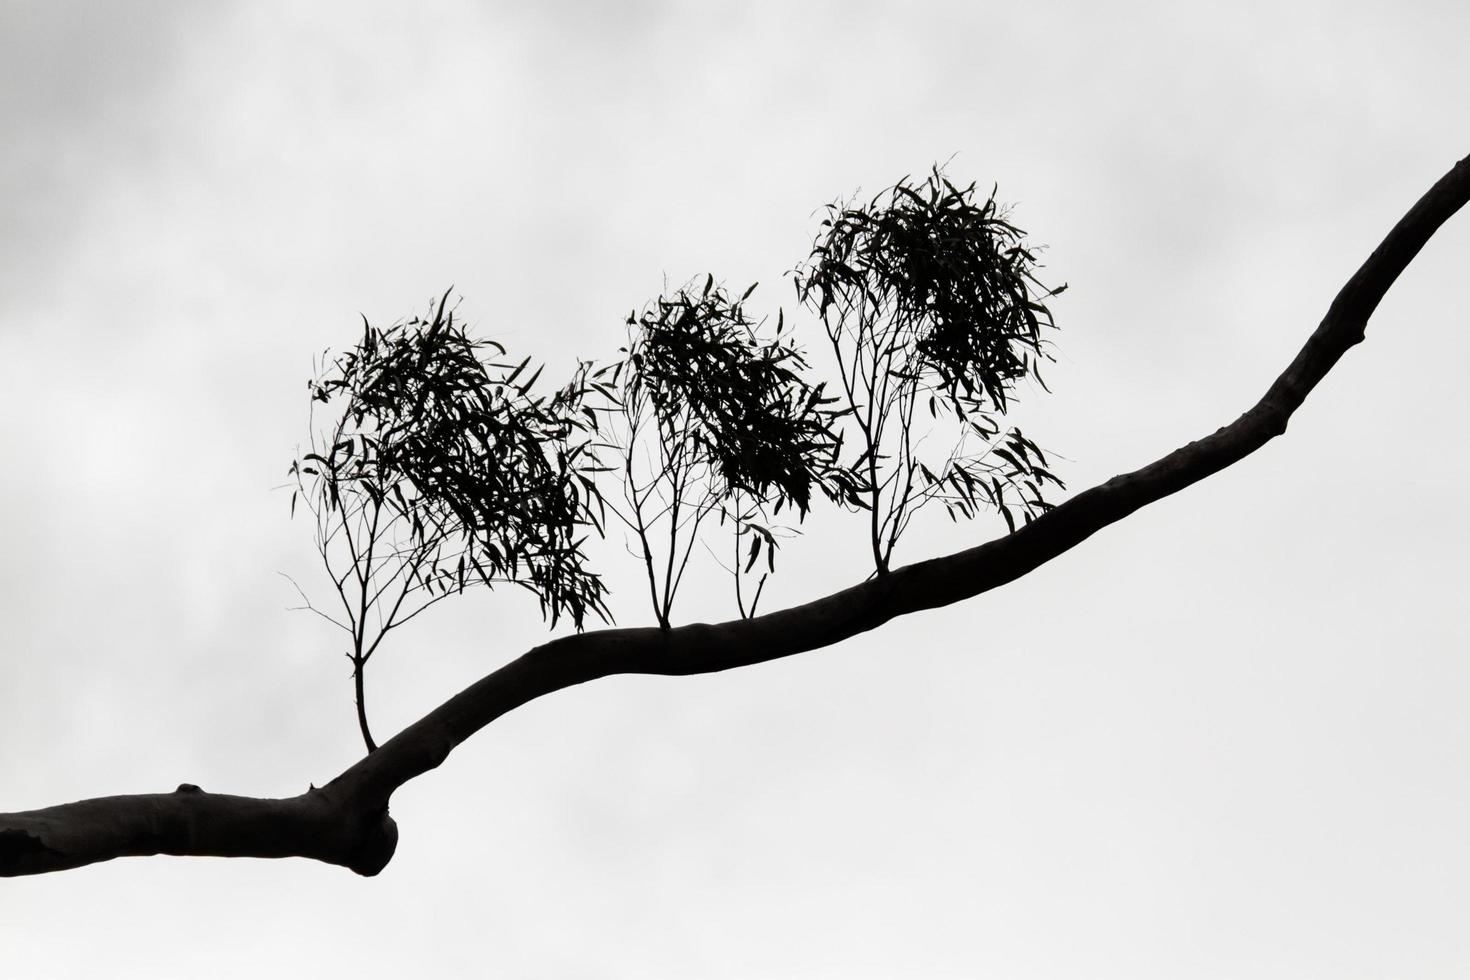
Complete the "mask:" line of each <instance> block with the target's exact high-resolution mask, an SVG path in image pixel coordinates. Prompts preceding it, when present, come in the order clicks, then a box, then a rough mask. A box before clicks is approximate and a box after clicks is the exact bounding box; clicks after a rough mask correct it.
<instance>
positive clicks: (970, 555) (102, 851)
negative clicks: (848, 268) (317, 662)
mask: <svg viewBox="0 0 1470 980" xmlns="http://www.w3.org/2000/svg"><path fill="white" fill-rule="evenodd" d="M1467 199H1470V157H1467V158H1466V159H1464V160H1461V161H1460V162H1459V163H1458V164H1456V165H1455V167H1454V168H1453V169H1451V170H1450V172H1449V173H1447V174H1446V175H1445V176H1444V177H1442V178H1440V180H1439V181H1438V182H1437V183H1436V184H1435V185H1434V186H1433V187H1432V188H1431V189H1430V190H1429V192H1428V193H1427V194H1425V195H1424V197H1422V198H1421V199H1420V200H1419V202H1418V203H1416V204H1415V205H1414V206H1413V208H1411V209H1410V210H1409V212H1408V214H1406V215H1405V216H1404V217H1403V219H1402V220H1400V221H1399V223H1398V224H1397V225H1395V226H1394V228H1393V230H1392V231H1391V232H1389V234H1388V237H1387V238H1385V239H1384V241H1383V243H1382V244H1381V245H1379V246H1378V248H1377V249H1376V250H1374V252H1373V254H1372V255H1371V256H1369V258H1368V260H1367V261H1366V262H1364V263H1363V265H1362V267H1361V268H1360V269H1359V270H1358V271H1357V273H1356V274H1355V275H1354V276H1353V277H1352V278H1351V279H1350V280H1348V282H1347V285H1345V286H1344V287H1343V288H1342V290H1341V291H1340V292H1339V293H1338V295H1337V297H1336V299H1334V300H1333V302H1332V305H1331V307H1330V308H1329V309H1328V312H1327V315H1326V317H1325V318H1324V319H1323V320H1322V323H1321V324H1320V325H1319V326H1318V328H1317V329H1316V331H1315V332H1314V333H1313V334H1312V335H1311V337H1310V338H1309V339H1308V340H1307V343H1306V345H1305V346H1304V347H1303V348H1302V350H1301V352H1300V353H1299V354H1298V355H1297V356H1296V358H1295V359H1294V360H1293V361H1292V362H1291V364H1290V365H1289V366H1288V367H1287V369H1286V371H1285V372H1284V373H1283V374H1282V375H1281V376H1280V377H1279V378H1277V379H1276V381H1275V383H1274V384H1272V385H1271V387H1270V388H1269V389H1268V390H1267V392H1266V394H1265V396H1264V397H1262V398H1261V400H1260V401H1259V402H1257V403H1256V405H1255V406H1254V407H1252V408H1251V409H1250V410H1249V411H1247V412H1246V413H1245V414H1244V415H1242V416H1241V417H1240V418H1238V419H1236V420H1235V421H1234V422H1232V423H1231V424H1230V425H1227V426H1225V427H1224V428H1222V429H1220V430H1218V431H1216V432H1214V433H1212V434H1211V435H1208V436H1206V437H1204V438H1203V439H1200V440H1198V441H1196V442H1192V443H1190V444H1189V445H1187V446H1184V447H1183V448H1181V449H1177V450H1175V451H1174V452H1172V453H1170V454H1169V455H1167V456H1165V457H1163V458H1162V459H1160V460H1158V461H1156V462H1154V463H1151V464H1149V465H1148V466H1145V467H1143V468H1142V469H1139V470H1135V471H1134V472H1132V473H1127V474H1124V475H1122V476H1117V477H1114V478H1113V479H1111V480H1108V481H1107V482H1106V483H1103V484H1101V485H1099V486H1096V487H1093V488H1092V489H1090V490H1087V491H1084V492H1083V493H1080V494H1078V495H1077V496H1075V497H1073V498H1072V499H1071V500H1069V501H1067V502H1066V503H1064V504H1062V505H1060V506H1058V507H1057V508H1056V509H1055V510H1053V511H1051V512H1049V513H1047V514H1046V515H1044V516H1042V517H1040V518H1038V519H1037V520H1035V521H1033V522H1032V523H1031V524H1029V525H1027V526H1025V527H1023V528H1021V529H1020V530H1018V531H1016V532H1015V533H1013V534H1010V535H1008V536H1006V537H1004V538H1000V539H998V540H995V541H991V542H989V543H987V544H983V545H980V546H979V547H975V548H970V549H968V550H966V551H961V552H958V553H956V554H953V555H947V556H945V557H942V558H934V559H930V560H929V561H923V562H919V563H917V564H914V565H909V566H906V567H903V568H899V569H896V570H894V571H891V572H890V573H889V574H887V575H882V576H879V577H877V578H874V579H872V580H869V581H867V582H864V583H863V584H861V585H857V586H853V587H852V588H849V589H846V590H844V591H842V592H838V593H835V594H834V595H830V596H827V597H825V598H822V599H818V600H816V601H814V602H809V603H807V604H805V605H802V606H796V607H793V608H791V609H785V610H782V611H779V612H774V613H767V614H766V615H763V616H759V617H755V618H752V619H740V620H734V621H731V622H727V623H721V624H718V625H708V624H702V623H700V624H693V625H688V626H681V627H678V628H676V629H672V630H662V629H656V628H644V629H611V630H601V631H598V632H593V633H582V634H577V635H574V636H568V637H563V638H560V639H556V640H553V641H551V642H549V643H546V644H544V645H542V646H539V647H537V648H535V649H534V650H531V651H530V652H528V653H526V654H524V655H523V656H521V657H520V658H518V659H516V660H514V661H512V662H511V663H509V664H506V665H505V666H504V667H502V668H500V669H499V670H497V671H495V672H494V673H492V674H490V675H489V676H487V677H485V678H483V679H481V680H480V681H478V682H476V683H475V684H473V685H471V686H470V687H468V688H466V689H465V690H464V691H462V692H460V693H459V694H457V695H455V696H454V697H452V698H450V699H449V700H448V701H446V702H445V703H444V704H442V705H441V706H439V707H438V708H436V709H435V710H434V711H432V712H430V713H429V714H427V715H425V716H424V717H423V718H422V719H420V720H419V721H417V722H415V723H414V724H412V725H410V726H409V727H408V728H406V729H404V730H403V731H402V732H400V733H399V734H398V735H396V736H394V737H393V738H392V739H390V740H389V741H387V742H385V743H383V744H382V745H381V746H380V747H379V748H378V750H377V751H376V752H373V753H372V754H370V755H368V756H367V757H366V758H364V759H362V760H361V761H359V762H358V763H357V764H356V765H354V766H352V767H351V768H349V769H348V770H347V771H346V772H344V773H342V774H341V775H340V776H338V777H337V778H336V779H335V780H333V781H332V783H331V784H330V785H328V786H327V787H326V788H325V789H322V790H313V791H311V792H309V793H306V794H304V795H302V796H298V797H293V798H290V799H282V800H256V799H250V798H246V797H236V796H218V795H214V794H208V793H200V792H190V791H186V790H185V788H183V787H181V790H180V791H179V792H176V793H170V794H157V795H148V796H121V797H108V798H104V799H97V800H84V801H82V802H79V803H71V804H66V805H63V806H57V807H50V808H47V809H44V810H33V811H29V812H26V813H17V814H0V875H16V874H34V873H40V872H45V871H59V870H64V869H67V868H74V867H78V866H80V865H84V864H89V863H93V862H95V861H105V860H108V859H110V858H114V857H122V856H125V855H140V854H195V855H218V856H230V857H245V856H248V857H284V856H298V857H309V858H315V859H317V860H321V861H327V862H329V863H333V864H340V865H343V866H346V867H349V868H352V869H353V870H354V871H357V872H359V873H361V874H375V873H376V872H377V871H379V870H380V869H381V868H382V867H383V866H384V865H385V864H386V863H387V861H388V859H389V858H390V857H391V856H392V852H393V847H394V843H395V842H396V838H397V832H396V829H395V827H394V825H393V821H392V820H391V818H389V817H388V816H387V805H388V800H389V798H390V797H391V795H392V794H393V791H394V790H396V789H397V788H398V787H399V786H401V785H403V784H404V783H406V782H408V781H409V780H410V779H413V778H414V777H416V776H419V775H422V774H423V773H425V772H427V771H429V770H430V769H433V768H435V767H437V766H438V765H439V764H440V763H442V762H443V761H444V760H445V759H446V758H447V757H448V755H449V753H450V752H451V751H453V749H454V748H455V746H457V745H459V744H460V743H461V742H463V741H464V740H465V739H467V738H469V737H470V736H471V735H473V734H474V733H475V732H477V731H479V730H480V729H481V728H484V727H485V726H486V725H488V724H490V723H491V722H492V721H494V720H495V719H497V718H499V717H500V716H501V715H503V714H505V713H506V712H508V711H511V710H513V709H515V708H517V707H519V706H520V705H523V704H525V703H526V702H528V701H531V700H534V699H535V698H538V697H540V696H542V695H543V694H548V693H550V692H552V691H557V690H560V689H562V688H566V687H571V686H573V685H575V684H581V683H585V682H586V681H590V680H594V679H596V678H599V677H605V676H608V675H610V674H626V673H643V674H668V675H684V674H701V673H708V672H712V671H719V670H728V669H729V668H731V667H741V666H745V665H747V664H755V663H762V662H764V661H767V660H775V659H777V658H779V657H786V656H790V655H792V654H796V653H803V652H806V651H809V650H815V649H818V648H820V647H824V646H829V645H831V644H834V643H838V642H840V641H842V640H845V639H847V638H848V637H851V636H854V635H856V634H858V633H862V632H865V631H867V630H871V629H873V628H875V627H877V626H880V625H882V624H883V623H885V622H887V621H888V620H890V619H893V618H895V617H897V616H902V615H905V614H907V613H912V612H917V611H919V610H923V609H931V608H935V607H938V606H946V605H950V604H951V603H955V602H959V601H961V600H963V599H968V598H970V597H972V596H976V595H979V594H981V593H983V592H987V591H989V590H991V589H994V588H996V587H998V586H1001V585H1004V584H1006V583H1007V582H1010V581H1013V580H1015V579H1017V578H1020V577H1021V576H1023V575H1025V574H1027V573H1028V572H1030V571H1031V570H1033V569H1035V568H1037V567H1038V566H1040V565H1042V564H1044V563H1046V562H1048V561H1050V560H1051V559H1053V558H1055V557H1057V556H1058V555H1060V554H1062V553H1063V552H1065V551H1067V550H1069V549H1071V548H1073V547H1075V546H1076V545H1077V544H1080V543H1081V542H1082V541H1084V540H1086V539H1087V538H1089V537H1091V536H1092V535H1093V534H1095V533H1096V532H1097V531H1099V530H1101V529H1103V528H1105V527H1107V526H1108V525H1110V524H1113V523H1115V522H1117V521H1119V520H1122V519H1123V518H1125V517H1127V516H1128V515H1129V514H1131V513H1133V512H1134V511H1136V510H1138V509H1139V508H1141V507H1144V506H1146V505H1148V504H1150V503H1152V502H1154V501H1156V500H1159V499H1162V498H1163V497H1167V496H1169V495H1170V494H1173V493H1176V492H1178V491H1179V490H1182V489H1184V488H1185V487H1187V486H1189V485H1191V484H1193V483H1197V482H1198V481H1200V480H1202V479H1204V478H1205V477H1207V476H1210V475H1211V474H1213V473H1217V472H1219V471H1220V470H1222V469H1224V468H1225V467H1227V466H1230V465H1231V464H1232V463H1235V462H1237V461H1239V460H1241V459H1243V458H1244V457H1246V456H1248V455H1250V454H1251V453H1253V452H1255V451H1256V450H1257V449H1259V448H1260V447H1261V446H1263V445H1265V444H1266V443H1267V442H1269V441H1270V440H1271V439H1272V438H1274V437H1276V436H1278V435H1280V434H1281V433H1283V432H1285V431H1286V424H1287V421H1288V420H1289V419H1290V417H1291V415H1292V413H1293V412H1294V411H1295V410H1296V409H1297V407H1298V406H1300V405H1301V404H1302V402H1303V400H1304V399H1305V398H1306V396H1307V395H1308V394H1309V393H1310V392H1311V390H1312V389H1313V388H1314V387H1316V385H1317V383H1318V382H1319V381H1321V380H1322V378H1323V377H1324V376H1325V375H1326V374H1327V372H1328V371H1329V370H1331V369H1332V367H1333V365H1335V364H1336V363H1337V361H1338V359H1339V358H1341V357H1342V355H1343V354H1344V353H1346V351H1347V350H1348V349H1349V348H1350V347H1352V346H1353V345H1354V344H1357V343H1359V342H1360V341H1361V340H1362V339H1363V333H1364V328H1365V326H1366V324H1367V322H1368V318H1369V317H1370V316H1371V315H1372V313H1373V311H1374V310H1375V309H1376V308H1377V306H1378V303H1379V301H1380V300H1382V298H1383V295H1384V293H1385V292H1386V291H1387V290H1388V288H1389V286H1390V285H1392V284H1393V282H1394V280H1396V279H1397V278H1398V276H1399V274H1400V273H1401V272H1403V270H1404V269H1405V268H1406V267H1407V266H1408V264H1409V262H1410V261H1412V260H1413V258H1414V256H1416V255H1417V254H1418V253H1419V250H1420V249H1421V248H1423V246H1424V244H1425V243H1426V242H1427V241H1428V240H1429V238H1430V237H1431V236H1432V235H1433V234H1434V233H1435V231H1436V230H1438V228H1439V227H1440V225H1442V224H1443V223H1444V222H1445V221H1446V220H1448V219H1449V217H1450V216H1451V215H1453V214H1454V213H1455V212H1456V211H1458V210H1459V209H1460V208H1461V207H1462V206H1463V205H1464V204H1465V203H1466V200H1467Z"/></svg>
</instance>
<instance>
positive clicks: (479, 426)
mask: <svg viewBox="0 0 1470 980" xmlns="http://www.w3.org/2000/svg"><path fill="white" fill-rule="evenodd" d="M448 296H449V294H448V293H447V292H446V293H445V294H444V296H443V297H442V298H441V299H440V300H439V303H438V308H437V309H436V310H434V311H433V315H432V317H431V318H430V319H427V320H425V319H420V318H414V319H411V320H408V321H406V322H401V323H395V324H393V325H392V326H389V327H386V328H378V327H373V326H371V325H369V324H368V322H367V321H366V319H364V321H363V332H362V337H361V339H360V340H359V341H358V343H357V345H356V346H355V347H354V348H353V349H352V350H350V351H348V352H347V353H345V354H343V355H342V356H341V357H339V358H337V359H336V360H335V361H333V362H331V363H330V364H329V365H327V367H326V369H325V370H324V371H323V372H322V373H321V375H320V376H319V377H317V378H316V379H314V380H313V381H311V382H310V383H309V387H310V390H311V403H312V406H313V417H315V415H316V412H317V411H318V406H320V407H321V409H324V410H325V411H326V412H327V414H328V416H329V418H330V420H331V421H330V424H329V425H328V426H327V427H326V428H325V429H324V430H321V431H317V430H316V429H315V428H314V427H313V431H312V436H311V447H312V448H311V451H310V452H307V453H306V454H305V455H303V456H302V457H301V458H300V459H298V460H296V461H295V462H293V463H292V464H291V467H290V472H291V475H292V476H293V477H294V478H295V484H296V485H295V488H294V490H293V492H292V497H291V507H292V511H293V513H294V511H295V509H296V506H297V504H298V502H301V503H303V504H304V505H305V508H306V509H307V510H308V511H309V512H310V513H311V516H312V518H313V522H314V523H313V531H314V534H315V544H316V548H317V552H318V553H319V555H320V557H321V560H322V563H323V565H324V567H325V569H326V571H327V575H328V577H329V578H330V580H331V583H332V587H333V590H334V592H335V593H336V595H337V598H338V601H339V604H340V606H341V609H340V611H339V613H340V615H331V614H329V613H327V612H325V611H323V610H320V609H318V608H317V607H315V606H313V605H312V604H311V602H310V600H309V599H306V594H305V592H304V591H302V597H303V600H305V602H306V607H307V608H309V609H311V610H312V611H313V612H316V613H318V614H319V615H321V616H322V617H323V618H325V619H327V620H328V621H329V622H331V623H333V625H335V626H337V627H338V628H340V629H342V630H343V631H345V632H347V633H348V634H349V635H350V637H351V650H350V651H349V652H348V654H347V656H348V659H349V660H350V661H351V662H352V677H353V685H354V693H355V701H356V704H357V715H358V726H359V728H360V730H361V733H362V737H363V741H364V743H365V744H366V745H367V748H368V750H369V751H372V750H373V749H374V748H375V747H376V743H375V742H374V740H373V737H372V734H371V731H370V729H369V725H368V720H367V713H366V707H365V703H364V692H363V672H364V669H365V668H366V666H367V663H368V661H369V660H370V659H371V658H372V656H373V654H374V653H375V652H376V651H377V650H378V648H379V645H380V644H381V643H382V641H383V639H384V638H385V637H386V636H387V634H388V633H389V631H390V630H392V629H394V628H395V627H398V626H402V625H404V624H405V623H407V622H408V621H409V620H411V619H413V618H414V617H416V616H418V615H419V614H420V613H422V612H424V611H425V610H426V609H428V608H429V607H430V606H432V605H434V604H435V603H437V602H439V601H440V600H442V599H444V598H445V597H446V596H449V595H453V594H457V593H459V592H462V591H464V589H465V588H467V587H468V586H471V585H476V584H479V585H485V586H492V585H495V584H501V583H510V584H514V585H518V586H521V587H523V588H525V589H527V590H529V591H531V592H532V593H534V594H535V595H536V597H537V599H538V600H539V601H540V604H541V610H542V613H543V615H545V616H546V617H547V618H548V619H549V620H550V622H551V624H552V625H555V624H556V622H557V620H558V619H559V618H560V617H561V616H562V615H567V616H569V617H570V618H571V620H572V621H573V623H575V624H576V626H577V627H578V628H580V627H581V626H582V624H583V622H584V621H585V619H586V617H587V615H588V614H589V613H590V614H593V615H598V616H604V617H605V615H606V606H605V605H604V591H605V590H604V587H603V584H602V581H601V579H600V578H599V577H598V576H597V575H596V574H594V573H592V572H591V571H589V570H588V568H587V563H586V558H585V555H584V553H583V549H582V544H583V538H584V536H585V529H586V528H588V527H589V526H590V527H593V528H597V527H600V522H601V501H600V498H599V496H598V494H597V490H596V488H595V486H594V485H593V484H592V483H591V481H590V480H587V479H585V478H584V479H580V480H579V479H576V478H575V477H577V476H578V475H580V469H581V468H582V467H585V466H588V465H591V464H592V463H593V462H594V460H593V458H592V457H591V455H590V453H589V449H590V442H589V440H588V438H587V436H588V435H589V433H590V432H591V430H592V425H591V422H590V419H589V416H587V415H585V414H584V412H583V407H584V405H583V402H584V398H585V396H586V394H587V392H588V389H587V388H585V387H584V386H583V384H582V383H581V382H582V381H583V380H585V379H584V378H582V377H581V376H580V375H579V380H578V381H576V382H574V383H573V384H570V385H568V386H567V387H564V388H562V389H561V390H559V391H556V392H555V393H553V394H552V395H550V396H549V397H543V396H536V395H533V393H532V392H533V389H534V387H535V384H536V381H537V379H538V377H539V376H540V373H541V372H540V370H539V369H537V370H536V371H534V372H529V373H528V368H529V365H530V362H529V359H527V360H523V361H521V362H519V363H510V362H504V361H498V360H495V361H486V360H484V359H483V357H482V354H484V353H490V354H492V355H493V356H495V357H496V358H503V357H504V356H505V353H506V352H505V348H504V347H502V346H501V345H500V344H497V343H494V342H492V341H484V340H474V339H472V338H471V337H470V336H469V335H468V334H467V333H466V332H465V330H464V329H463V327H462V326H461V325H460V324H459V323H457V322H456V321H455V318H454V313H453V311H452V310H451V311H448V312H446V310H445V304H446V302H447V300H448ZM293 584H294V582H293ZM298 591H301V590H300V588H299V586H298Z"/></svg>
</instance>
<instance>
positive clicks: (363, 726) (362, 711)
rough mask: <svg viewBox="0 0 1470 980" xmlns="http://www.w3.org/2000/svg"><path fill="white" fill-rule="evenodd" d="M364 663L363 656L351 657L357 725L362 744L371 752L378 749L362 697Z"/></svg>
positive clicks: (365, 703)
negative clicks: (360, 732)
mask: <svg viewBox="0 0 1470 980" xmlns="http://www.w3.org/2000/svg"><path fill="white" fill-rule="evenodd" d="M366 665H367V661H366V660H364V659H363V658H361V657H353V658H352V692H353V695H354V697H355V699H356V701H357V727H358V728H359V729H360V730H361V731H362V741H363V744H364V745H366V746H367V750H368V752H369V753H370V754H371V753H373V752H376V751H377V750H378V743H377V742H374V741H373V733H372V732H371V731H369V730H368V720H367V702H366V701H365V700H364V699H363V692H362V672H363V667H365V666H366Z"/></svg>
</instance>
